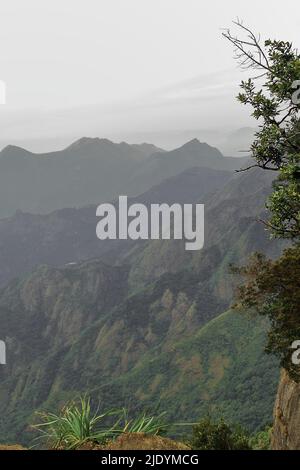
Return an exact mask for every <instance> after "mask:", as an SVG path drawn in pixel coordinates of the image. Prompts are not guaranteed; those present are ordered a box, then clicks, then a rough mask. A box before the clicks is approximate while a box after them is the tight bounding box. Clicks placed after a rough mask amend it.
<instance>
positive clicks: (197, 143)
mask: <svg viewBox="0 0 300 470" xmlns="http://www.w3.org/2000/svg"><path fill="white" fill-rule="evenodd" d="M203 145H207V144H205V143H203V142H200V140H199V139H197V138H195V139H192V140H189V141H188V142H186V143H185V144H183V145H182V146H181V148H183V149H188V148H199V147H202V146H203Z"/></svg>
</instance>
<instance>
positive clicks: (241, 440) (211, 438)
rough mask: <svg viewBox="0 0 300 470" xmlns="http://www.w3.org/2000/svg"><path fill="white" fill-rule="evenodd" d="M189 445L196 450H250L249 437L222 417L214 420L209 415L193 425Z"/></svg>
mask: <svg viewBox="0 0 300 470" xmlns="http://www.w3.org/2000/svg"><path fill="white" fill-rule="evenodd" d="M190 444H191V447H192V449H196V450H251V446H250V444H249V437H248V436H247V434H246V433H245V432H244V431H243V430H242V429H241V428H239V427H236V426H229V424H227V423H226V422H225V421H224V419H221V420H220V421H218V422H214V421H213V420H212V419H211V417H210V416H207V417H205V418H203V419H202V420H201V421H200V422H199V423H198V424H196V425H195V426H193V433H192V439H191V442H190Z"/></svg>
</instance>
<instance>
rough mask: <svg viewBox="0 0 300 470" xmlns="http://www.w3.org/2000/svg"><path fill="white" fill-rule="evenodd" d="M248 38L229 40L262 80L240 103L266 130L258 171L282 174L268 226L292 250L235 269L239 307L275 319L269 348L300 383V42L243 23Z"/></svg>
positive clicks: (257, 148) (257, 149)
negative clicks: (268, 36) (297, 354)
mask: <svg viewBox="0 0 300 470" xmlns="http://www.w3.org/2000/svg"><path fill="white" fill-rule="evenodd" d="M235 25H236V26H237V27H238V28H239V29H240V30H241V31H242V32H243V33H245V34H246V37H245V38H239V37H236V36H233V35H232V34H231V32H230V30H226V31H225V32H224V33H223V35H224V37H225V38H226V39H228V40H229V41H230V42H231V43H232V44H233V45H234V47H235V56H236V58H237V60H238V61H239V64H240V66H241V67H242V68H244V69H247V70H252V71H255V72H256V75H255V76H254V77H252V78H249V79H248V80H246V81H242V83H241V89H242V91H241V92H240V93H239V95H238V100H239V101H240V102H241V103H242V104H245V105H250V106H251V107H252V115H253V117H254V118H255V119H257V120H258V121H259V124H260V127H259V130H258V131H257V132H256V134H255V140H254V142H253V144H252V145H251V154H252V157H253V159H254V163H253V164H252V165H250V166H249V167H248V168H246V170H248V169H249V168H252V167H259V168H262V169H263V170H268V171H275V172H277V173H276V174H275V181H274V183H273V191H272V194H271V196H270V197H269V198H268V200H267V201H266V206H267V209H268V210H269V214H270V217H269V219H268V220H267V221H262V222H263V223H264V224H265V225H266V226H267V228H268V229H269V230H270V232H271V234H272V236H275V237H279V238H284V239H289V240H291V242H292V245H291V247H290V248H289V249H287V250H285V251H284V253H283V255H282V256H281V257H280V258H279V259H278V260H276V261H272V260H268V259H267V258H266V257H265V256H263V255H261V254H258V253H256V254H255V255H253V257H252V258H251V260H250V263H249V264H248V266H246V267H242V268H235V269H234V271H235V272H236V273H239V274H240V275H241V276H242V277H243V278H244V281H245V283H244V284H243V285H242V286H240V287H239V288H238V292H237V304H236V306H239V307H242V308H247V309H251V310H255V311H256V312H258V313H260V314H262V315H266V316H268V318H269V319H270V322H271V330H270V332H269V340H268V344H267V347H266V350H267V351H269V352H272V353H276V354H278V355H279V356H280V358H281V364H282V366H283V367H284V368H285V369H286V370H287V371H288V372H289V374H290V376H291V377H292V378H293V379H294V380H296V381H299V380H300V369H299V366H296V365H295V364H293V362H292V360H291V358H292V351H291V345H292V343H293V341H294V340H299V339H300V241H299V236H300V119H299V112H300V104H299V103H300V93H299V85H300V80H299V79H300V55H299V54H298V51H297V50H296V49H294V48H293V46H292V44H291V43H289V42H284V41H275V40H267V41H265V42H264V45H261V41H260V37H256V36H255V34H254V33H253V32H252V31H251V30H250V29H249V28H247V27H245V26H244V25H243V24H242V23H241V22H240V21H237V22H235Z"/></svg>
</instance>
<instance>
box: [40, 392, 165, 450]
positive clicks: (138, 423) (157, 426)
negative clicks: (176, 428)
mask: <svg viewBox="0 0 300 470" xmlns="http://www.w3.org/2000/svg"><path fill="white" fill-rule="evenodd" d="M39 416H40V418H41V419H42V423H39V424H35V425H34V426H33V427H34V428H35V429H37V430H39V431H40V432H41V436H39V438H38V439H39V440H43V441H44V442H45V444H46V445H48V446H50V447H51V448H53V449H66V450H71V449H76V448H78V447H80V446H82V445H83V444H84V443H86V442H93V443H97V444H99V443H105V442H107V441H108V440H111V439H114V438H116V437H117V436H119V435H120V434H122V433H125V432H126V433H132V432H142V433H146V434H153V435H157V434H162V433H163V432H164V431H165V430H166V429H167V427H168V426H167V425H166V424H165V423H164V421H163V417H164V413H162V414H160V415H158V416H147V415H146V414H145V413H142V414H140V415H139V416H137V417H136V418H135V419H129V417H128V413H127V411H126V409H122V410H114V409H113V410H109V411H106V412H104V413H102V414H98V411H96V412H95V413H92V411H91V400H90V398H87V397H82V398H80V400H79V403H76V402H74V401H71V402H69V403H67V404H66V405H65V406H64V407H63V408H62V410H61V412H60V413H59V414H55V413H45V412H44V413H39ZM112 417H114V421H113V423H111V419H112Z"/></svg>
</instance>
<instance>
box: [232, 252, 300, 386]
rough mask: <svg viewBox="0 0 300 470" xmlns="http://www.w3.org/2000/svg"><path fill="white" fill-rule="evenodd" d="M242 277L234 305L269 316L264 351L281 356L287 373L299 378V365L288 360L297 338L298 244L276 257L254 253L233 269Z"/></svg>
mask: <svg viewBox="0 0 300 470" xmlns="http://www.w3.org/2000/svg"><path fill="white" fill-rule="evenodd" d="M236 271H237V272H238V273H239V274H241V275H242V276H243V278H244V279H245V281H246V282H245V283H244V285H242V286H241V287H239V289H238V293H237V299H238V302H239V303H238V304H237V306H238V307H242V308H247V309H255V311H257V312H258V313H259V314H261V315H265V316H267V317H269V318H270V320H271V329H270V332H269V334H268V344H267V348H266V349H267V351H268V352H271V353H275V354H277V355H278V356H279V357H280V358H281V365H282V366H283V367H284V368H285V369H286V370H287V371H288V372H289V373H290V376H291V377H292V378H293V379H294V380H296V381H299V380H300V370H299V366H297V365H295V364H293V362H292V360H291V356H292V351H291V345H292V343H293V342H294V341H295V340H298V339H299V338H300V316H299V305H300V285H299V279H300V244H297V245H294V246H293V247H292V248H289V249H287V250H285V251H284V253H283V255H282V256H281V257H280V258H279V259H278V260H276V261H272V260H269V259H267V258H266V257H265V256H264V255H261V254H258V253H256V254H254V255H253V256H252V258H251V259H250V262H249V264H248V266H246V267H243V268H240V269H237V270H236Z"/></svg>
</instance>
